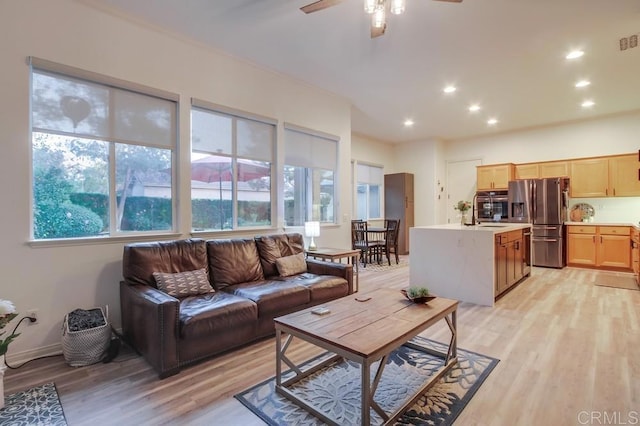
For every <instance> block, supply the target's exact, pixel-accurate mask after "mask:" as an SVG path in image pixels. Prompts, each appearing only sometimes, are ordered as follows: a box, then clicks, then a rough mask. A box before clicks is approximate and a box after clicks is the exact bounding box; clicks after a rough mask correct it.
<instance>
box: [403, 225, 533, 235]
mask: <svg viewBox="0 0 640 426" xmlns="http://www.w3.org/2000/svg"><path fill="white" fill-rule="evenodd" d="M415 228H416V229H434V230H435V229H440V230H446V231H461V232H472V231H479V232H483V233H492V234H500V233H502V232H509V231H515V230H518V229H526V228H531V224H530V223H507V222H496V223H493V222H485V223H482V224H480V225H474V226H466V225H464V226H463V225H461V224H459V223H446V224H442V225H429V226H416V227H415Z"/></svg>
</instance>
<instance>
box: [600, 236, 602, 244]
mask: <svg viewBox="0 0 640 426" xmlns="http://www.w3.org/2000/svg"><path fill="white" fill-rule="evenodd" d="M600 244H602V235H600Z"/></svg>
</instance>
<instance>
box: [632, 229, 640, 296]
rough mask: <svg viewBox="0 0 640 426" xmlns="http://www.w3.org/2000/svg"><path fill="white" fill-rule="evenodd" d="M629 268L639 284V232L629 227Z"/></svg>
mask: <svg viewBox="0 0 640 426" xmlns="http://www.w3.org/2000/svg"><path fill="white" fill-rule="evenodd" d="M631 269H632V270H633V275H635V277H636V283H637V284H638V285H639V286H640V233H639V232H638V228H631Z"/></svg>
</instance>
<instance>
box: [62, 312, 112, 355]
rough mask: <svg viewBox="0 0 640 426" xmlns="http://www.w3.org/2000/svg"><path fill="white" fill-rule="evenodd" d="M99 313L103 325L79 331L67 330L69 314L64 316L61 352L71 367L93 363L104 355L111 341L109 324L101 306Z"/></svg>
mask: <svg viewBox="0 0 640 426" xmlns="http://www.w3.org/2000/svg"><path fill="white" fill-rule="evenodd" d="M92 309H100V313H101V314H102V317H103V318H104V323H105V324H104V325H101V326H99V327H93V328H88V329H86V330H80V331H70V330H69V314H67V315H65V316H64V323H63V324H62V353H63V355H64V359H65V361H67V364H69V365H70V366H72V367H82V366H85V365H90V364H95V363H96V362H99V361H101V360H102V358H103V357H104V355H105V353H106V351H107V349H108V348H109V343H110V342H111V325H110V324H109V321H107V317H106V316H105V314H104V312H103V311H102V308H92Z"/></svg>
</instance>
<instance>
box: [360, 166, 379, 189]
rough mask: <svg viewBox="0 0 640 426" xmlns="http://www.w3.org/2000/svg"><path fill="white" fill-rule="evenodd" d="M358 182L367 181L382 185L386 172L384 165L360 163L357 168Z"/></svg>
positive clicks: (371, 183) (370, 183)
mask: <svg viewBox="0 0 640 426" xmlns="http://www.w3.org/2000/svg"><path fill="white" fill-rule="evenodd" d="M357 178H358V183H367V184H369V185H382V183H383V181H384V174H383V171H382V167H378V166H370V165H368V164H360V163H358V168H357Z"/></svg>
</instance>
